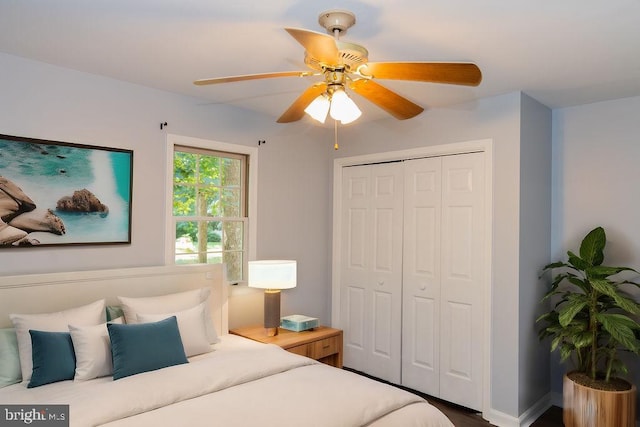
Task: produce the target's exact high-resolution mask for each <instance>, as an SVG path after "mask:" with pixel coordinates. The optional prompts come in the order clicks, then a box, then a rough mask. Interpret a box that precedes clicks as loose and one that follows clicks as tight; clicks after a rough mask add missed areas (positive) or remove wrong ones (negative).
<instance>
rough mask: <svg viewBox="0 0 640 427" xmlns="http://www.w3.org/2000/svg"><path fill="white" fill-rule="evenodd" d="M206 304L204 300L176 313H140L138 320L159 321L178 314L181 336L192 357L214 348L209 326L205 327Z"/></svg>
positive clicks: (187, 352) (141, 321) (145, 321)
mask: <svg viewBox="0 0 640 427" xmlns="http://www.w3.org/2000/svg"><path fill="white" fill-rule="evenodd" d="M205 305H206V302H203V303H200V304H198V305H197V306H195V307H191V308H188V309H186V310H182V311H177V312H175V313H165V314H142V313H138V322H140V323H150V322H157V321H159V320H164V319H166V318H168V317H171V316H176V320H177V321H178V330H179V331H180V338H181V339H182V346H183V347H184V352H185V354H186V356H187V357H191V356H195V355H197V354H202V353H208V352H210V351H211V350H212V348H211V345H210V344H209V339H208V337H207V328H206V327H205V324H206V322H205V320H206V319H205Z"/></svg>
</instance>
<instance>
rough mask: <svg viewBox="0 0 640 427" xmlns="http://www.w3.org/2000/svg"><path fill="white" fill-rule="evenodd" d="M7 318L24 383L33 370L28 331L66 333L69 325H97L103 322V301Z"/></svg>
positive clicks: (29, 377)
mask: <svg viewBox="0 0 640 427" xmlns="http://www.w3.org/2000/svg"><path fill="white" fill-rule="evenodd" d="M9 317H10V318H11V321H12V322H13V326H14V328H16V336H17V338H18V352H19V353H20V369H21V371H22V381H23V382H24V381H29V380H30V379H31V371H32V370H33V359H32V356H31V335H29V329H34V330H37V331H46V332H68V331H69V324H74V325H81V326H87V325H99V324H100V323H104V322H105V310H104V300H103V299H102V300H99V301H96V302H93V303H91V304H87V305H84V306H81V307H76V308H71V309H69V310H64V311H57V312H55V313H42V314H10V315H9Z"/></svg>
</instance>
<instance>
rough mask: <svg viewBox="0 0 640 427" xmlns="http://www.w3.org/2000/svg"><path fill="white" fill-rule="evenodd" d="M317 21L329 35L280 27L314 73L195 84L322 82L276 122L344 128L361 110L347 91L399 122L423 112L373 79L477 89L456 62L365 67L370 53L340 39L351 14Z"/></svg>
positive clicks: (470, 70)
mask: <svg viewBox="0 0 640 427" xmlns="http://www.w3.org/2000/svg"><path fill="white" fill-rule="evenodd" d="M318 22H319V23H320V25H321V26H323V27H324V28H325V29H326V30H327V32H328V33H329V34H331V35H329V34H323V33H318V32H315V31H310V30H305V29H299V28H285V30H286V31H287V32H288V33H289V34H290V35H291V36H292V37H293V38H294V39H296V41H297V42H298V43H300V44H301V45H302V46H303V47H304V48H305V59H304V62H305V64H306V65H307V66H308V67H309V68H310V69H311V70H313V71H282V72H273V73H262V74H248V75H239V76H231V77H217V78H209V79H201V80H196V81H195V82H194V84H196V85H210V84H219V83H230V82H239V81H246V80H256V79H268V78H274V77H308V76H319V75H322V76H323V77H324V81H321V82H317V83H314V84H312V85H311V86H310V87H309V88H307V89H306V90H305V91H304V92H303V93H302V94H301V95H300V96H299V97H298V98H297V99H296V100H295V101H294V102H293V104H291V106H290V107H289V108H288V109H287V110H286V111H285V112H284V113H283V114H282V115H281V116H280V118H278V120H277V122H278V123H290V122H294V121H297V120H300V119H301V118H302V117H304V114H305V112H306V113H308V114H309V115H311V116H312V117H313V118H315V119H316V120H318V121H321V122H323V123H324V120H325V117H326V116H327V113H329V114H330V115H331V117H332V118H334V119H335V120H336V121H337V120H340V121H341V123H343V124H346V123H350V122H351V121H353V120H355V119H357V118H358V117H359V116H360V110H359V109H358V107H357V106H356V105H355V103H354V102H353V101H352V100H351V99H350V98H349V96H348V95H347V94H346V89H347V88H348V89H350V90H352V91H353V92H355V93H357V94H359V95H361V96H362V97H364V98H366V99H367V100H369V101H370V102H372V103H373V104H375V105H377V106H378V107H380V108H382V109H383V110H385V111H386V112H387V113H389V114H391V115H392V116H393V117H395V118H396V119H399V120H405V119H410V118H412V117H415V116H417V115H418V114H420V113H421V112H422V111H424V108H422V107H421V106H419V105H417V104H415V103H413V102H412V101H410V100H408V99H406V98H404V97H403V96H401V95H399V94H397V93H395V92H393V91H391V90H390V89H387V88H386V87H384V86H382V85H381V84H379V83H376V82H375V81H374V80H377V79H382V80H384V79H390V80H410V81H419V82H431V83H446V84H455V85H465V86H477V85H479V84H480V81H481V80H482V73H481V72H480V69H479V68H478V67H477V66H476V65H475V64H473V63H461V62H369V60H368V56H369V52H368V51H367V49H366V48H364V47H363V46H361V45H358V44H355V43H348V42H344V41H342V40H339V36H340V35H344V34H346V32H347V29H348V28H350V27H351V26H353V25H354V24H355V15H354V14H353V13H351V12H349V11H346V10H328V11H326V12H323V13H321V14H320V16H319V18H318Z"/></svg>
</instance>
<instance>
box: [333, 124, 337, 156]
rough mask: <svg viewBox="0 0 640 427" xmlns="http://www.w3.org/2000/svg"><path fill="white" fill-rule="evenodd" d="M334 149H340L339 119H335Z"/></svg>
mask: <svg viewBox="0 0 640 427" xmlns="http://www.w3.org/2000/svg"><path fill="white" fill-rule="evenodd" d="M333 141H334V143H333V149H334V150H337V149H338V121H337V120H334V121H333Z"/></svg>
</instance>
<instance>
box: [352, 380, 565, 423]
mask: <svg viewBox="0 0 640 427" xmlns="http://www.w3.org/2000/svg"><path fill="white" fill-rule="evenodd" d="M344 369H346V370H348V371H352V372H355V373H357V374H360V375H363V376H365V377H369V378H372V379H374V380H376V381H380V382H384V383H387V382H386V381H382V380H380V379H378V378H375V377H372V376H370V375H367V374H364V373H362V372H358V371H355V370H353V369H350V368H344ZM387 384H389V383H387ZM392 385H393V386H395V387H398V388H402V389H404V390H407V391H409V392H411V393H415V394H417V395H418V396H421V397H423V398H424V399H426V400H427V401H428V402H429V403H431V404H432V405H433V406H435V407H437V408H438V409H440V410H441V411H442V412H443V413H444V414H445V415H446V416H447V417H448V418H449V419H450V420H451V422H452V423H453V424H454V425H455V426H456V427H491V426H493V424H490V423H489V422H487V421H485V420H484V419H483V418H482V416H480V414H479V413H477V412H476V411H474V410H472V409H468V408H464V407H462V406H458V405H455V404H453V403H450V402H445V401H443V400H440V399H436V398H434V397H431V396H429V395H426V394H424V393H420V392H418V391H415V390H411V389H408V388H406V387H401V386H397V385H395V384H392ZM531 427H563V424H562V408H558V407H557V406H552V407H551V408H549V409H548V410H547V411H546V412H545V413H544V414H542V416H541V417H540V418H538V419H537V420H536V421H535V422H534V423H533V424H531Z"/></svg>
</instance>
